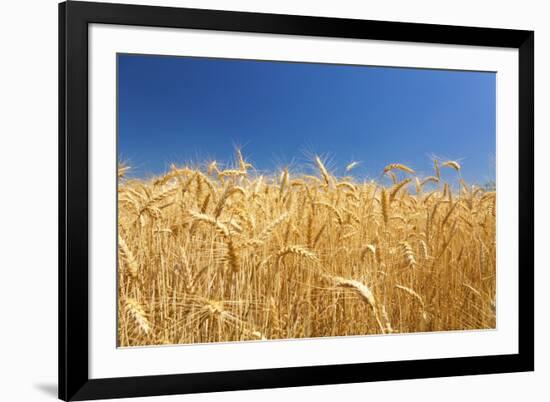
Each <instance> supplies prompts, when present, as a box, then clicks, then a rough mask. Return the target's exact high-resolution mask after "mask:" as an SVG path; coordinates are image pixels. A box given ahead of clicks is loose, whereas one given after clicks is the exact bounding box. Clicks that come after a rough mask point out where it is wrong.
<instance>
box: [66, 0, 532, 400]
mask: <svg viewBox="0 0 550 402" xmlns="http://www.w3.org/2000/svg"><path fill="white" fill-rule="evenodd" d="M91 23H100V24H101V23H104V24H119V25H134V26H152V27H171V28H193V29H202V30H217V31H240V32H256V33H271V34H286V35H307V36H322V37H334V38H355V39H377V40H391V41H404V42H424V43H439V44H456V45H474V46H489V47H509V48H515V49H518V51H519V98H518V110H519V127H518V135H519V149H518V152H519V260H518V275H519V333H518V339H519V345H518V351H519V352H518V353H517V354H508V355H496V356H471V357H460V358H442V359H427V360H409V361H396V362H377V363H360V364H341V365H326V366H314V367H293V368H273V369H261V370H244V371H225V372H211V373H191V374H176V373H175V374H173V375H158V376H142V377H124V378H105V379H90V378H89V375H88V359H89V356H88V337H89V335H88V285H89V283H88V269H89V268H88V257H89V250H88V246H89V244H88V25H89V24H91ZM533 197H534V32H532V31H521V30H510V29H493V28H473V27H459V26H447V25H431V24H416V23H401V22H383V21H363V20H352V19H337V18H321V17H307V16H293V15H274V14H257V13H245V12H230V11H211V10H199V9H184V8H169V7H156V6H142V5H121V4H106V3H89V2H78V1H69V2H65V3H61V4H59V398H60V399H63V400H88V399H102V398H119V397H137V396H152V395H169V394H183V393H196V392H212V391H226V390H243V389H254V388H275V387H292V386H305V385H320V384H336V383H352V382H366V381H382V380H398V379H411V378H426V377H445V376H461V375H473V374H488V373H505V372H520V371H532V370H534V198H533Z"/></svg>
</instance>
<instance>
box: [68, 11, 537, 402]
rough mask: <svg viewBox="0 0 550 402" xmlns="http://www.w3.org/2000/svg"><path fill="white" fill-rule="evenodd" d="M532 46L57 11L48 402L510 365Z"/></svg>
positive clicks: (522, 330)
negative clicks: (55, 319) (55, 287)
mask: <svg viewBox="0 0 550 402" xmlns="http://www.w3.org/2000/svg"><path fill="white" fill-rule="evenodd" d="M533 43H534V33H533V32H531V31H518V30H509V29H495V28H473V27H459V26H443V25H427V24H413V23H400V22H385V21H364V20H351V19H336V18H320V17H308V16H291V15H273V14H256V13H243V12H229V11H213V10H199V9H183V8H166V7H152V6H142V5H119V4H104V3H89V2H78V1H69V2H66V3H62V4H60V5H59V150H60V152H59V157H60V160H59V183H60V187H59V219H60V221H59V233H60V239H59V292H60V294H59V397H60V398H61V399H63V400H87V399H100V398H119V397H133V396H151V395H166V394H179V393H194V392H210V391H224V390H242V389H252V388H274V387H291V386H304V385H318V384H334V383H350V382H364V381H380V380H395V379H410V378H425V377H440V376H458V375H472V374H486V373H503V372H514V371H530V370H533V369H534V346H533V341H534V339H533V338H534V333H533V331H534V315H533V310H534V309H533V302H534V298H533V287H534V277H533V275H534V262H533V256H534V252H533V247H534V246H533V244H534V242H533V210H534V201H533V194H534V188H533V187H534V182H533V177H534V175H533V166H534V164H533V151H534V145H533V138H534V64H533V60H534V46H533Z"/></svg>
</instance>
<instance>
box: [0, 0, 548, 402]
mask: <svg viewBox="0 0 550 402" xmlns="http://www.w3.org/2000/svg"><path fill="white" fill-rule="evenodd" d="M56 3H57V2H55V1H50V0H36V1H31V0H27V1H25V2H9V3H8V2H4V3H2V6H1V7H2V13H1V14H0V15H2V16H3V19H2V23H1V24H0V38H2V39H1V46H2V60H1V62H0V100H1V102H2V104H1V106H2V107H1V109H0V110H1V111H2V113H1V115H0V116H1V117H0V172H2V175H1V177H2V192H1V193H0V211H1V212H2V217H1V219H0V236H1V239H0V240H1V241H0V244H1V247H0V256H1V258H0V269H2V276H0V300H1V303H0V306H1V313H0V323H1V324H0V348H1V349H0V378H1V380H0V381H1V383H2V386H1V387H0V399H1V400H6V401H42V400H54V399H55V396H54V395H55V392H56V376H57V348H56V345H57V5H56ZM147 3H149V4H159V5H160V4H162V5H180V6H188V7H202V8H219V9H232V10H243V11H262V12H275V13H292V14H305V15H320V16H332V17H352V18H364V19H379V20H396V21H411V22H430V23H441V24H453V25H478V26H492V27H505V28H519V29H534V30H535V31H536V51H535V52H536V53H535V54H536V101H535V102H536V115H537V120H536V126H535V129H536V133H537V136H536V155H537V157H536V160H537V162H536V168H538V171H539V172H542V174H540V173H539V175H537V181H538V183H537V184H536V185H537V189H538V190H537V204H538V205H540V206H542V209H538V210H537V212H538V213H537V216H536V221H537V222H538V224H537V231H538V232H539V233H540V235H539V236H537V240H536V243H537V244H538V245H540V247H536V248H537V250H544V246H545V243H547V240H546V239H545V236H544V235H545V233H544V232H543V228H544V225H545V224H546V223H547V222H548V212H547V211H548V210H547V209H545V208H544V199H545V198H546V197H547V196H548V195H550V194H549V192H548V190H547V189H546V188H547V183H546V182H545V180H544V179H545V178H544V176H543V174H544V168H543V166H542V163H543V162H544V159H545V154H546V153H547V152H548V151H549V149H548V145H549V140H548V135H547V134H548V133H550V120H549V117H548V111H547V109H548V107H549V106H550V94H549V92H548V90H549V89H550V88H549V85H548V84H549V78H548V75H547V74H548V71H550V57H549V54H548V48H549V46H550V27H548V26H547V21H546V17H545V16H547V14H548V12H547V11H546V10H544V9H543V7H544V3H545V2H540V1H527V0H525V1H522V2H517V1H514V2H510V4H507V3H506V2H504V1H494V0H490V1H489V0H486V1H483V2H480V1H470V0H462V1H460V2H441V1H437V0H435V1H428V0H425V1H411V0H402V1H389V0H388V1H385V2H380V1H376V2H374V1H373V2H370V1H365V0H361V1H357V2H353V1H347V0H340V1H338V2H334V1H327V2H321V1H319V0H317V1H306V0H302V1H300V2H299V4H297V3H298V2H296V1H294V2H293V1H289V0H278V1H264V2H257V1H245V0H233V1H232V2H231V4H227V1H223V0H216V1H215V0H202V1H156V2H155V1H148V2H147ZM8 4H9V5H8ZM539 156H540V157H539ZM537 165H538V166H537ZM536 260H537V261H536V262H537V264H536V278H537V285H536V294H537V309H536V311H537V315H536V320H537V328H536V331H537V339H540V340H541V342H538V343H537V360H536V369H537V371H536V372H535V373H534V374H533V373H525V374H506V375H491V376H477V377H459V378H447V379H427V380H413V381H399V382H384V383H371V384H354V385H337V386H321V387H309V388H297V389H281V390H258V391H244V392H231V393H224V394H203V395H192V396H172V397H164V398H157V399H154V400H159V401H160V400H166V401H176V400H178V401H179V400H182V401H256V400H258V399H261V400H265V401H280V400H281V399H288V400H297V399H316V400H333V399H335V398H339V399H343V398H351V399H354V400H355V399H361V400H363V399H365V398H370V399H380V398H384V399H385V400H387V399H388V398H390V400H394V399H395V400H398V399H404V398H407V400H412V401H416V400H419V401H438V400H440V399H441V398H445V399H446V400H449V401H455V400H456V401H464V400H465V399H472V400H480V399H482V398H491V400H515V399H519V398H522V399H524V400H535V401H536V400H545V399H546V398H547V393H548V392H547V388H546V386H545V385H546V384H545V382H544V379H545V378H547V377H548V376H550V359H549V358H550V356H549V353H548V352H549V347H548V342H546V341H545V338H547V336H548V335H547V334H548V332H549V331H550V323H549V315H548V313H547V312H548V299H547V297H546V294H547V292H545V287H547V283H549V282H550V273H549V271H548V269H545V265H547V264H545V262H546V260H547V258H545V257H544V255H543V254H542V253H541V252H538V253H537V255H536ZM141 400H152V399H141ZM135 401H138V400H135Z"/></svg>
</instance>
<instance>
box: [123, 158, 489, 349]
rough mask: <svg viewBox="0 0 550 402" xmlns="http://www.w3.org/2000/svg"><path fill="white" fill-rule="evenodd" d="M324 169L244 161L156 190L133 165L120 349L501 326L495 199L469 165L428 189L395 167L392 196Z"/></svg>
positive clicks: (126, 200) (126, 187) (162, 182)
mask: <svg viewBox="0 0 550 402" xmlns="http://www.w3.org/2000/svg"><path fill="white" fill-rule="evenodd" d="M313 160H314V165H315V167H316V173H314V174H295V173H291V172H290V171H289V169H287V168H283V169H282V170H280V171H279V172H278V173H276V174H273V175H266V174H264V175H259V174H256V173H254V172H255V169H254V166H253V165H252V164H251V163H250V162H247V161H246V159H245V158H244V157H243V155H242V153H241V152H240V151H237V156H236V158H235V164H234V166H227V165H224V167H225V169H224V170H220V168H219V166H222V165H221V164H218V162H216V161H210V162H209V163H207V164H205V165H204V166H205V169H204V170H201V169H200V168H198V167H197V168H190V167H186V166H184V167H177V166H174V165H172V166H171V168H170V170H169V171H168V172H167V173H166V174H164V175H161V176H158V177H153V178H151V179H133V178H131V169H129V168H128V167H127V166H125V165H121V167H120V168H119V169H118V172H117V174H118V180H119V186H118V209H119V213H118V216H119V218H118V219H119V220H118V258H119V272H118V277H119V281H118V296H119V309H118V344H119V345H120V346H138V345H159V344H183V343H203V342H227V341H244V340H266V339H288V338H304V337H324V336H346V335H368V334H386V333H405V332H424V331H447V330H468V329H486V328H494V327H495V323H496V312H495V311H496V309H495V300H496V280H495V278H496V234H495V233H496V232H495V226H496V225H495V222H496V192H494V191H485V190H483V189H481V188H479V187H474V186H469V185H467V184H466V183H465V182H464V180H462V178H461V177H460V170H461V166H460V164H459V163H458V162H456V161H446V162H443V163H441V165H440V163H439V161H438V160H437V159H435V160H434V173H433V176H427V177H424V178H421V177H416V176H415V172H414V170H413V169H411V168H410V167H408V166H406V165H402V164H398V163H393V164H390V165H388V166H386V167H385V168H384V169H383V174H386V175H388V176H390V177H391V178H392V185H390V186H385V185H383V184H382V183H381V182H380V183H378V182H376V181H365V182H361V181H358V180H356V179H354V178H353V177H338V176H336V175H334V174H332V173H331V172H330V171H329V170H328V169H327V167H326V166H325V164H324V163H323V161H322V160H321V158H319V157H315V158H314V159H313ZM356 165H357V162H351V163H350V164H349V165H348V166H347V167H346V169H345V170H346V171H350V170H352V169H353V168H354V167H355V166H356ZM440 166H442V167H448V168H451V169H453V170H455V171H456V172H457V173H458V174H457V175H456V177H455V179H456V181H453V182H448V183H445V182H444V180H443V178H442V176H441V174H440ZM398 174H399V175H407V176H408V177H405V178H403V177H402V178H401V179H398ZM411 183H415V186H409V184H411ZM457 183H458V184H457ZM428 184H431V186H429V187H428V186H427V185H428ZM411 188H412V189H411ZM454 188H458V191H455V190H453V189H454Z"/></svg>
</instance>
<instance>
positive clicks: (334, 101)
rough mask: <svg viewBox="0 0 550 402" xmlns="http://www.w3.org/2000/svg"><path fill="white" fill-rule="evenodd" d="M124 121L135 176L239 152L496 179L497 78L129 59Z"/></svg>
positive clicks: (273, 165) (255, 159) (280, 162)
mask: <svg viewBox="0 0 550 402" xmlns="http://www.w3.org/2000/svg"><path fill="white" fill-rule="evenodd" d="M118 125H119V127H118V135H119V137H118V153H119V158H121V159H122V160H124V161H127V162H128V163H130V164H131V165H132V166H133V168H134V169H133V174H134V175H135V176H142V177H143V176H149V175H152V174H160V173H162V172H164V171H166V170H167V169H168V167H169V165H170V163H172V162H174V163H176V164H183V163H188V162H191V163H194V162H204V161H205V160H212V159H216V160H218V161H219V162H222V165H223V162H226V163H231V162H232V161H233V155H234V149H235V147H236V146H238V147H241V148H242V151H243V154H244V155H245V157H246V159H247V160H249V161H250V162H252V163H253V164H254V166H255V167H256V168H257V169H259V170H262V171H265V172H272V171H273V170H275V169H278V168H281V167H284V166H287V165H289V166H290V167H291V170H294V171H304V170H308V169H311V166H312V165H311V156H312V155H315V154H319V155H322V156H323V157H325V158H326V159H327V165H328V166H329V167H330V168H331V169H332V171H333V173H335V174H337V175H344V174H345V172H344V169H345V166H346V165H347V164H348V163H350V162H351V161H360V162H361V164H360V165H359V166H358V167H357V168H356V169H354V170H353V171H352V172H353V174H354V175H355V176H356V177H357V178H358V179H364V178H377V177H379V175H380V172H381V171H382V169H383V168H384V166H386V165H387V164H389V163H395V162H399V163H404V164H406V165H409V166H410V167H412V168H414V169H415V170H417V172H418V173H419V174H420V175H431V174H433V173H432V170H431V169H432V161H431V159H430V158H431V156H432V155H435V156H437V157H439V158H441V159H442V160H445V159H453V160H458V161H459V162H460V163H461V164H462V166H463V169H462V175H463V177H464V179H465V180H466V181H468V182H470V183H478V184H483V183H486V182H487V181H489V180H494V178H495V153H496V148H495V146H496V145H495V141H496V75H495V74H494V73H489V72H459V71H442V70H422V69H405V68H386V67H366V66H343V65H331V64H307V63H287V62H267V61H251V60H232V59H210V58H189V57H172V56H168V57H167V56H139V55H119V56H118ZM448 174H449V175H450V174H451V172H448Z"/></svg>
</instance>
